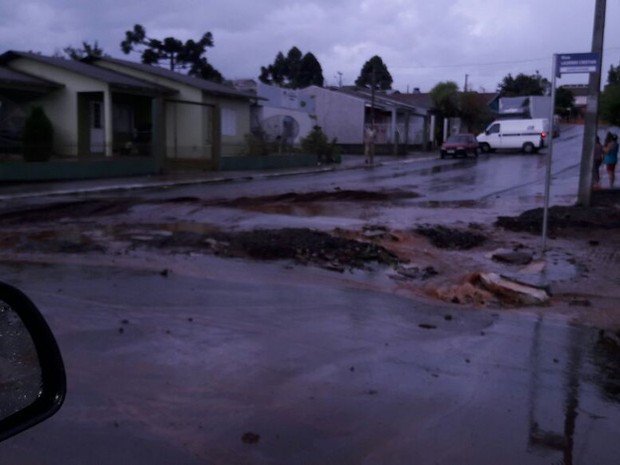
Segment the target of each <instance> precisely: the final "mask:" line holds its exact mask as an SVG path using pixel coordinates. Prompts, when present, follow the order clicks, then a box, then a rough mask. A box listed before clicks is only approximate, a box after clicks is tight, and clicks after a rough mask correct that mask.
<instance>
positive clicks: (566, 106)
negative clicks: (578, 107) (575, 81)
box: [554, 87, 575, 117]
mask: <svg viewBox="0 0 620 465" xmlns="http://www.w3.org/2000/svg"><path fill="white" fill-rule="evenodd" d="M574 106H575V96H574V95H573V93H572V92H571V90H570V89H567V88H566V87H558V88H557V89H556V90H555V106H554V112H555V113H556V114H558V115H560V116H563V117H567V116H569V115H570V114H571V112H572V110H573V107H574Z"/></svg>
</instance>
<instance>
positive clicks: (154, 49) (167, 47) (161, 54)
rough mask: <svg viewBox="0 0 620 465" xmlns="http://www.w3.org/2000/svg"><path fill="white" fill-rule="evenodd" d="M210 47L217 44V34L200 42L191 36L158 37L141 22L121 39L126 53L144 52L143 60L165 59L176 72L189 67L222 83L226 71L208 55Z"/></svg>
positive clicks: (157, 61) (190, 71)
mask: <svg viewBox="0 0 620 465" xmlns="http://www.w3.org/2000/svg"><path fill="white" fill-rule="evenodd" d="M207 47H213V34H211V33H210V32H205V33H204V34H203V35H202V37H201V38H200V39H199V40H197V41H195V40H193V39H189V40H187V41H185V42H183V41H181V40H179V39H176V38H174V37H166V38H164V39H155V38H152V37H148V36H147V35H146V30H145V29H144V27H143V26H142V25H140V24H136V25H135V26H134V27H133V29H132V30H130V31H126V32H125V40H123V41H122V42H121V50H122V51H123V53H125V54H129V53H131V52H133V51H136V52H138V53H140V56H141V58H142V63H145V64H148V65H158V64H160V63H161V62H164V63H166V64H167V66H168V68H169V69H170V70H172V71H176V70H188V74H190V75H192V76H197V77H200V78H203V79H208V80H210V81H215V82H222V81H223V80H224V78H223V76H222V74H221V73H220V72H219V71H218V70H216V69H215V68H214V67H213V66H212V65H211V64H210V63H209V62H208V61H207V58H206V57H205V56H204V55H205V53H206V52H207Z"/></svg>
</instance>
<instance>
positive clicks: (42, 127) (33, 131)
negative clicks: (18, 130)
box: [22, 106, 54, 161]
mask: <svg viewBox="0 0 620 465" xmlns="http://www.w3.org/2000/svg"><path fill="white" fill-rule="evenodd" d="M22 141H23V147H22V150H23V156H24V160H26V161H47V160H49V159H50V157H51V156H52V150H53V146H54V127H53V126H52V122H51V121H50V119H49V118H48V117H47V115H46V114H45V111H43V108H42V107H39V106H36V107H33V108H32V110H31V111H30V115H29V116H28V118H26V121H25V122H24V131H23V133H22Z"/></svg>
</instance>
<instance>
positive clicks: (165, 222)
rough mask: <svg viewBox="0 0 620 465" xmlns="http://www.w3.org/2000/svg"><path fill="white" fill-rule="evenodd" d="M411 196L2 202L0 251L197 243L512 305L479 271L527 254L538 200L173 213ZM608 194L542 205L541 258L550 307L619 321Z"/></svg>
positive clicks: (462, 300) (388, 201) (33, 253)
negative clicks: (447, 208) (492, 217)
mask: <svg viewBox="0 0 620 465" xmlns="http://www.w3.org/2000/svg"><path fill="white" fill-rule="evenodd" d="M416 197H417V194H416V193H413V192H407V191H380V192H371V191H351V190H340V189H335V190H333V191H330V192H312V193H306V194H297V193H287V194H283V195H279V196H264V197H252V198H250V197H240V198H235V199H221V200H218V199H209V200H203V199H198V198H194V197H180V198H171V199H165V200H160V201H141V200H139V199H133V200H128V199H113V200H83V201H70V202H58V203H55V204H47V205H42V206H33V207H29V208H23V207H22V208H5V209H4V210H2V211H0V224H1V225H2V226H0V247H1V250H2V255H3V256H4V257H5V258H8V257H10V258H11V259H20V257H21V258H22V259H37V260H48V261H51V262H53V261H54V260H62V258H61V257H62V256H63V255H64V256H68V255H71V256H72V257H73V258H75V257H79V259H80V260H83V261H86V262H87V261H95V262H96V261H101V260H102V258H103V257H110V256H124V257H131V255H132V253H134V252H136V251H141V252H145V253H147V254H149V255H150V256H151V257H152V258H153V259H155V258H156V257H159V259H160V260H161V263H165V262H166V258H165V257H167V256H170V255H177V256H182V255H183V254H190V253H194V254H195V253H200V254H213V255H218V256H220V257H234V258H242V259H243V258H245V259H249V260H258V261H263V260H268V261H274V260H284V261H288V262H290V263H292V264H293V265H294V266H300V265H305V266H316V267H321V268H324V269H327V270H330V271H333V272H336V273H346V272H348V271H351V270H367V271H369V270H379V271H382V272H385V273H386V275H387V276H389V278H390V279H389V280H388V282H391V283H392V285H391V286H392V287H391V288H390V289H386V291H387V292H391V291H394V292H399V293H400V294H401V295H409V296H411V297H412V298H432V299H441V300H444V301H446V302H450V303H454V304H465V305H469V306H486V307H488V306H491V307H497V308H508V307H510V308H514V307H515V302H514V301H507V300H506V299H504V298H502V296H499V295H497V293H494V292H492V291H490V290H489V289H487V288H485V287H484V286H482V285H481V283H480V274H481V273H483V272H488V271H490V272H494V273H503V274H515V273H517V272H520V271H521V270H522V269H523V266H524V264H526V263H528V262H529V261H532V260H534V261H536V258H537V254H538V252H539V250H538V246H539V237H538V234H539V231H540V226H541V224H542V210H541V209H536V210H531V211H527V212H523V213H522V214H521V215H519V216H516V217H499V218H498V219H497V221H496V222H495V223H494V224H490V225H484V224H477V223H468V224H462V223H461V224H455V225H453V226H446V225H445V224H443V225H439V224H415V221H411V222H410V223H406V222H405V221H401V222H400V223H399V224H398V225H396V226H395V225H393V224H392V225H385V224H377V223H375V222H373V221H372V218H370V219H368V220H367V221H365V222H364V224H363V226H362V227H359V228H355V227H353V228H351V227H347V228H344V227H342V228H340V227H336V228H331V229H329V230H325V229H324V228H323V229H315V228H313V227H285V226H282V227H273V228H251V229H246V230H237V229H238V228H235V227H231V226H230V225H227V224H225V223H218V222H217V221H202V222H197V221H192V222H189V223H186V220H185V218H184V216H183V215H184V213H179V212H192V213H195V212H196V211H200V212H206V214H204V215H202V217H204V218H209V217H210V216H209V215H208V212H210V211H211V210H212V209H227V210H231V209H232V210H237V211H240V212H243V211H246V212H252V213H253V214H274V212H277V213H278V214H279V215H289V217H293V216H295V215H300V214H301V215H306V216H311V214H310V213H311V212H314V211H317V210H319V211H320V210H329V211H331V212H334V211H336V212H338V211H347V214H348V215H352V216H355V214H354V212H355V211H357V210H360V211H361V210H362V209H363V208H364V207H365V206H367V205H369V204H373V205H375V206H376V207H377V208H381V209H389V208H391V207H392V206H394V205H397V204H398V203H399V202H401V201H406V200H408V199H412V198H416ZM619 204H620V200H617V199H616V196H614V195H610V194H607V193H604V194H601V195H599V196H598V197H596V203H595V205H594V206H593V207H589V208H582V207H553V208H551V209H550V211H549V214H550V216H549V226H550V235H551V237H552V239H551V240H552V241H553V243H554V248H555V249H557V250H556V251H555V252H554V253H553V254H552V255H551V257H550V258H549V260H548V261H549V262H550V264H551V265H552V267H555V269H556V272H557V273H556V274H558V276H559V278H557V279H556V278H554V277H553V276H550V277H551V279H552V280H553V279H555V280H556V282H555V283H553V285H552V286H547V287H548V288H550V292H551V294H552V296H553V298H552V300H551V301H550V303H549V305H550V306H552V307H553V306H557V305H558V304H560V305H561V304H564V306H565V307H566V306H568V307H571V308H572V309H573V310H574V309H576V308H580V310H584V309H585V310H593V307H594V312H592V313H595V312H596V311H597V310H596V309H597V308H598V307H601V308H602V309H603V310H604V313H605V314H606V315H607V317H609V318H611V319H612V320H614V321H616V320H618V321H620V316H616V315H615V314H613V315H611V316H610V312H611V313H614V305H615V304H613V303H611V302H612V301H613V300H614V299H615V298H616V297H617V296H619V295H620V293H618V292H617V291H616V290H615V289H614V287H617V286H618V285H620V283H619V282H618V278H617V277H616V276H615V275H614V273H613V271H614V270H615V272H616V274H618V273H617V270H618V267H617V265H618V261H619V255H618V253H617V252H616V250H618V247H620V207H619ZM291 206H294V207H295V208H292V207H291ZM300 211H301V212H302V213H299V212H300ZM145 212H147V213H148V214H145ZM360 216H361V215H360ZM179 224H184V225H185V226H184V227H180V226H179ZM515 254H516V255H515ZM500 256H501V257H502V259H501V260H500V259H499V258H498V257H500ZM506 257H509V258H506ZM510 257H513V258H514V257H518V259H514V260H512V258H510ZM528 257H529V260H528ZM524 258H525V261H524ZM530 267H531V266H530ZM562 269H564V272H562ZM599 275H602V276H599ZM601 278H602V279H601ZM618 312H620V310H617V311H616V312H615V313H618ZM578 313H583V312H578ZM619 326H620V325H619Z"/></svg>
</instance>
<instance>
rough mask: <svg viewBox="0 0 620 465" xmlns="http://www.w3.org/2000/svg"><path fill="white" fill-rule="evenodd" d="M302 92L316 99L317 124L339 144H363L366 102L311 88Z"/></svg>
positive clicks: (342, 94) (315, 87) (319, 88)
mask: <svg viewBox="0 0 620 465" xmlns="http://www.w3.org/2000/svg"><path fill="white" fill-rule="evenodd" d="M301 92H303V93H304V94H306V95H308V96H310V97H311V98H313V99H314V104H315V108H316V124H317V125H319V126H320V127H321V128H322V129H323V131H324V132H325V134H326V135H327V137H328V138H329V139H330V140H331V139H334V138H335V139H337V141H338V143H339V144H361V143H362V142H363V137H364V109H365V105H364V100H362V99H359V98H356V97H353V96H350V95H347V94H344V93H341V92H336V91H332V90H329V89H325V88H321V87H317V86H311V87H308V88H306V89H303V90H302V91H301Z"/></svg>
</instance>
